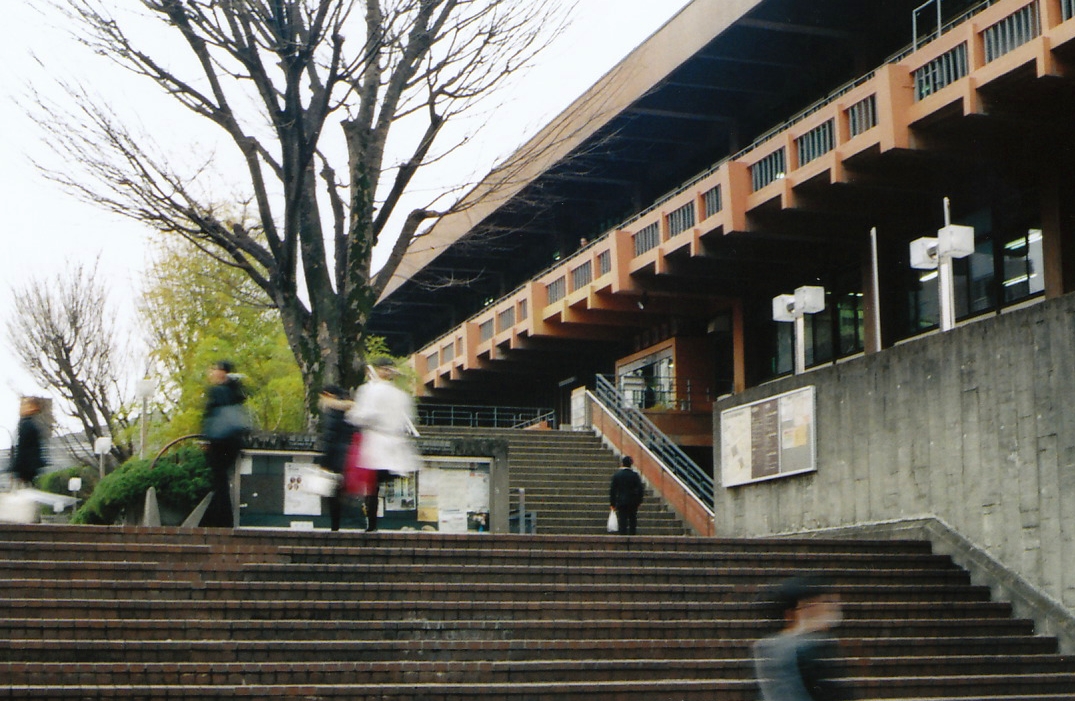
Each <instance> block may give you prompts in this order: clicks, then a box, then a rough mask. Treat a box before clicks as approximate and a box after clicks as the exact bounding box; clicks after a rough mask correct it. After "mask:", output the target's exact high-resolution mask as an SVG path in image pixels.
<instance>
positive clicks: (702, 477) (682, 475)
mask: <svg viewBox="0 0 1075 701" xmlns="http://www.w3.org/2000/svg"><path fill="white" fill-rule="evenodd" d="M594 396H596V397H597V399H598V401H600V402H601V404H602V405H604V407H605V409H607V410H608V411H609V413H611V414H612V415H613V416H615V417H616V420H618V421H619V422H620V423H622V424H623V425H624V426H625V427H626V428H627V430H628V431H630V432H631V433H632V434H634V437H635V439H636V440H637V441H638V442H639V443H640V444H642V445H644V446H646V448H648V449H649V451H650V452H651V453H653V455H655V456H656V457H657V459H658V460H660V461H661V463H662V464H663V465H664V467H665V469H667V470H668V471H669V472H671V473H672V474H673V475H675V476H676V477H677V478H678V479H679V480H680V481H681V482H683V484H684V485H686V487H687V489H689V490H690V491H691V493H692V494H694V496H695V497H697V498H698V500H699V501H701V502H702V503H703V504H705V505H706V507H707V508H709V509H712V508H713V477H712V475H710V474H709V473H708V472H706V471H705V470H703V469H702V468H701V467H699V466H698V464H697V463H696V462H694V461H693V460H691V459H690V458H689V457H688V456H687V454H686V453H684V452H683V451H682V450H681V449H680V447H679V446H678V445H676V444H675V443H673V442H672V441H671V440H669V438H668V436H666V435H664V434H663V433H661V431H660V430H659V429H658V428H657V427H656V426H654V425H653V423H652V422H651V421H650V420H649V419H647V418H646V416H645V415H644V414H643V413H642V412H641V411H639V410H638V409H636V408H634V407H633V406H632V405H631V403H630V402H629V401H627V399H626V398H625V397H624V396H623V395H622V394H620V393H619V392H618V391H617V390H616V387H615V385H614V384H613V383H612V382H610V381H609V380H608V379H607V378H605V377H603V376H601V375H598V376H597V385H596V389H595V390H594Z"/></svg>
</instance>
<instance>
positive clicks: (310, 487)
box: [299, 465, 340, 497]
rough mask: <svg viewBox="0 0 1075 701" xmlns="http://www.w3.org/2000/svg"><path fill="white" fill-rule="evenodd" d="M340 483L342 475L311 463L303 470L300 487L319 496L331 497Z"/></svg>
mask: <svg viewBox="0 0 1075 701" xmlns="http://www.w3.org/2000/svg"><path fill="white" fill-rule="evenodd" d="M339 484H340V476H339V475H337V474H336V473H335V472H331V471H329V470H326V469H324V468H320V467H315V466H314V465H310V466H309V467H307V468H305V469H304V470H303V471H302V481H301V482H300V483H299V488H300V489H301V490H302V491H304V492H306V493H308V494H316V495H317V496H319V497H330V496H332V495H334V494H335V493H336V489H337V488H338V487H339Z"/></svg>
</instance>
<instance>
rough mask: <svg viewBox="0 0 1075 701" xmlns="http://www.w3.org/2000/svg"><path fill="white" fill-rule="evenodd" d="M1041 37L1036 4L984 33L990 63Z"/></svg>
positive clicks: (987, 57) (983, 41)
mask: <svg viewBox="0 0 1075 701" xmlns="http://www.w3.org/2000/svg"><path fill="white" fill-rule="evenodd" d="M1040 35H1041V17H1040V15H1039V13H1038V3H1036V2H1034V3H1031V4H1029V5H1027V6H1026V7H1024V8H1023V9H1021V10H1019V11H1018V12H1016V13H1015V14H1011V15H1008V16H1007V17H1005V18H1004V19H1002V20H1001V21H999V22H997V23H996V24H994V25H993V26H992V27H989V28H987V29H986V30H985V31H984V32H982V43H983V44H984V45H985V60H986V62H987V63H988V62H989V61H992V60H994V59H996V58H1000V57H1001V56H1003V55H1004V54H1006V53H1008V52H1009V51H1012V50H1014V49H1017V48H1019V47H1020V46H1022V45H1023V44H1026V43H1027V42H1029V41H1032V40H1033V39H1035V38H1037V37H1038V36H1040Z"/></svg>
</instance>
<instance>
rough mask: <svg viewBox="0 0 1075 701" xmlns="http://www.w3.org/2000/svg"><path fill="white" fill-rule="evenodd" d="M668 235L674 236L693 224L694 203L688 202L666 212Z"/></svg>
mask: <svg viewBox="0 0 1075 701" xmlns="http://www.w3.org/2000/svg"><path fill="white" fill-rule="evenodd" d="M667 218H668V235H669V236H676V235H678V234H682V233H683V232H684V231H686V230H687V229H689V228H691V227H692V226H694V224H695V221H694V203H693V202H688V203H687V204H685V205H683V206H682V207H680V208H679V209H677V210H675V211H673V212H670V213H669V214H668V217H667Z"/></svg>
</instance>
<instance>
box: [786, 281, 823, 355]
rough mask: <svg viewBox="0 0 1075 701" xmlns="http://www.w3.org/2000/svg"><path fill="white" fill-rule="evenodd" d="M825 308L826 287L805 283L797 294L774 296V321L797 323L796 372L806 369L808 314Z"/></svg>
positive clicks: (797, 289)
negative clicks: (806, 318) (806, 317)
mask: <svg viewBox="0 0 1075 701" xmlns="http://www.w3.org/2000/svg"><path fill="white" fill-rule="evenodd" d="M824 309H825V288H824V287H819V286H817V285H804V286H803V287H799V288H796V290H795V294H790V295H777V296H776V297H773V321H789V322H792V323H794V324H795V374H796V375H801V374H802V373H803V372H804V371H805V370H806V321H805V316H806V315H807V314H817V313H818V312H820V311H824Z"/></svg>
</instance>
